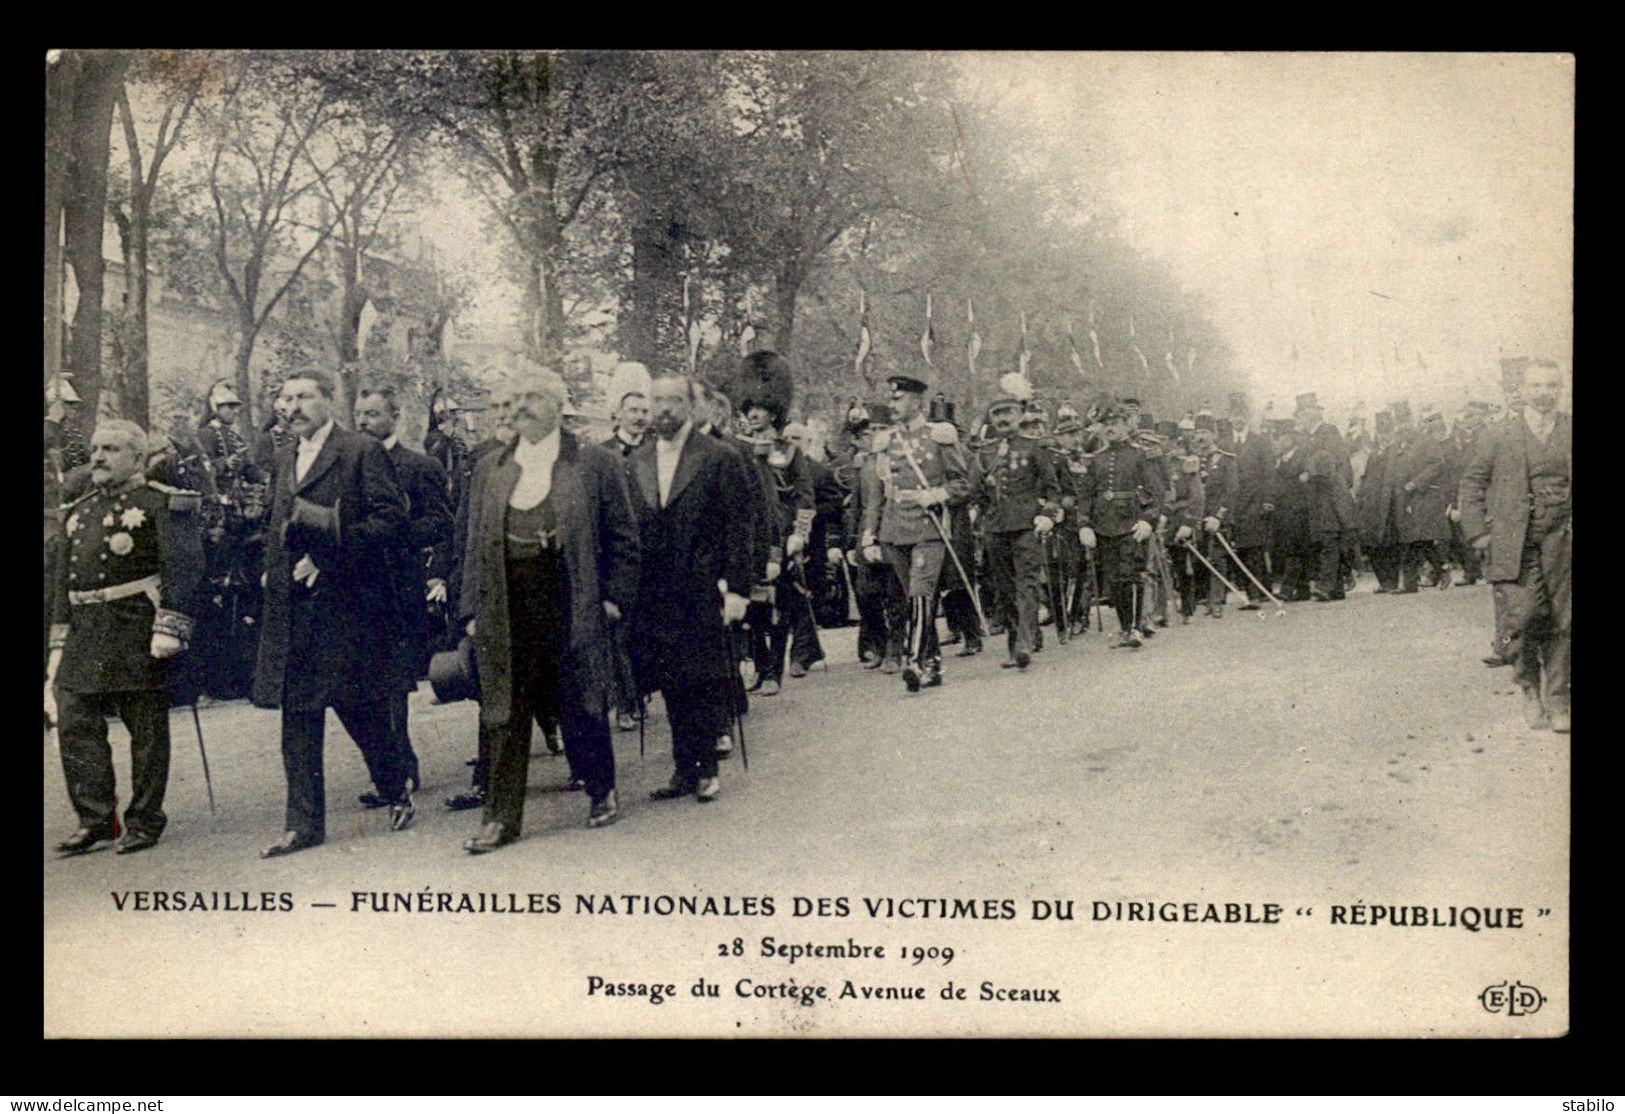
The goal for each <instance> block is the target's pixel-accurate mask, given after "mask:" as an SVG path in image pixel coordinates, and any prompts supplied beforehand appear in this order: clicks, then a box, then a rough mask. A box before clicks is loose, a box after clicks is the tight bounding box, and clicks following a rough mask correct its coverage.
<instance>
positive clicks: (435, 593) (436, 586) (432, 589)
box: [424, 577, 446, 603]
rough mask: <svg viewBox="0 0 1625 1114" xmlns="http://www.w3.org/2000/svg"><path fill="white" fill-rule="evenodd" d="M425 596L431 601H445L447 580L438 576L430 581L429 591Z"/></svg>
mask: <svg viewBox="0 0 1625 1114" xmlns="http://www.w3.org/2000/svg"><path fill="white" fill-rule="evenodd" d="M424 598H426V599H427V600H428V601H429V602H430V603H445V602H446V582H445V581H444V580H441V579H439V578H438V577H436V578H435V579H433V580H431V581H429V591H428V594H427V595H426V596H425V597H424Z"/></svg>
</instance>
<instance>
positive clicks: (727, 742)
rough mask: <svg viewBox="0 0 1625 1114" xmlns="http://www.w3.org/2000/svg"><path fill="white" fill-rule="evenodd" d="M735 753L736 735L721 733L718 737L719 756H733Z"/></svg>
mask: <svg viewBox="0 0 1625 1114" xmlns="http://www.w3.org/2000/svg"><path fill="white" fill-rule="evenodd" d="M733 754H734V737H733V736H732V735H719V736H718V737H717V757H718V758H732V757H733Z"/></svg>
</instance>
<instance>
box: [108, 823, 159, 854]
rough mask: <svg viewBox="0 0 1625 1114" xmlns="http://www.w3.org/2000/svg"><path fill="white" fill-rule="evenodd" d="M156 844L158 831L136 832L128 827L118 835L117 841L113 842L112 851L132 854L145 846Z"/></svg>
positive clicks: (143, 849)
mask: <svg viewBox="0 0 1625 1114" xmlns="http://www.w3.org/2000/svg"><path fill="white" fill-rule="evenodd" d="M157 845H158V833H156V832H138V831H135V830H134V829H130V830H128V831H126V832H125V833H124V834H123V835H121V836H119V837H118V842H117V843H115V844H113V853H114V854H115V855H133V854H135V853H136V852H137V851H145V850H146V849H147V848H149V847H156V846H157Z"/></svg>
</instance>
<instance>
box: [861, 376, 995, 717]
mask: <svg viewBox="0 0 1625 1114" xmlns="http://www.w3.org/2000/svg"><path fill="white" fill-rule="evenodd" d="M887 382H888V383H889V384H890V386H891V417H892V421H893V423H894V424H893V425H892V426H891V427H890V428H888V429H885V430H882V431H881V432H880V433H879V434H877V435H876V437H875V468H874V474H873V478H872V481H871V482H872V484H873V485H874V489H873V490H871V491H870V492H869V493H867V494H866V496H865V499H864V516H863V525H862V528H861V536H860V538H859V541H860V543H861V547H862V549H863V552H864V557H865V558H866V559H867V560H870V561H877V560H880V559H881V558H882V555H884V559H885V560H886V561H887V562H888V563H889V564H890V565H891V566H892V569H893V570H894V571H895V572H896V573H897V579H898V581H899V582H900V583H902V584H903V585H904V592H905V594H906V596H907V597H908V619H907V623H906V626H905V629H904V641H905V647H904V654H905V656H906V660H905V662H904V665H903V683H904V685H905V686H906V687H907V688H908V691H909V692H918V691H919V690H920V689H921V688H922V687H924V688H930V687H933V686H936V685H940V684H941V683H942V665H941V652H940V650H939V648H938V645H937V581H938V577H939V575H940V574H941V572H942V564H943V561H944V560H951V558H948V557H947V548H946V544H945V543H946V542H948V541H953V540H954V539H948V538H947V528H948V519H947V513H946V512H947V510H948V507H949V506H950V505H952V504H954V503H957V502H960V501H962V500H964V499H965V498H966V497H967V496H968V495H969V494H970V484H969V481H968V479H967V476H966V468H965V455H964V451H963V449H961V448H960V445H959V431H958V430H956V429H955V428H954V427H953V426H951V425H949V424H948V423H947V422H928V421H926V417H925V394H926V391H927V390H928V387H927V384H926V382H925V380H923V379H920V378H917V377H915V376H913V375H901V374H900V375H893V376H890V377H889V378H888V379H887ZM956 555H957V556H958V557H959V559H960V562H961V563H963V561H964V554H962V553H961V554H956Z"/></svg>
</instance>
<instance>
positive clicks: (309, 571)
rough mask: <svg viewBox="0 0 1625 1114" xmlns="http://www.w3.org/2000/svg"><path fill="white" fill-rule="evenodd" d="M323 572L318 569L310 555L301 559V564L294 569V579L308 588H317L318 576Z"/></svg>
mask: <svg viewBox="0 0 1625 1114" xmlns="http://www.w3.org/2000/svg"><path fill="white" fill-rule="evenodd" d="M321 571H322V570H321V569H318V568H317V567H316V562H315V561H312V560H311V559H310V554H308V553H307V554H305V555H304V556H303V557H301V558H299V563H298V564H296V565H294V567H293V578H294V579H295V580H297V581H299V582H300V583H302V584H303V585H304V586H305V587H306V588H312V587H315V584H316V575H317V574H318V573H320V572H321Z"/></svg>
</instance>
